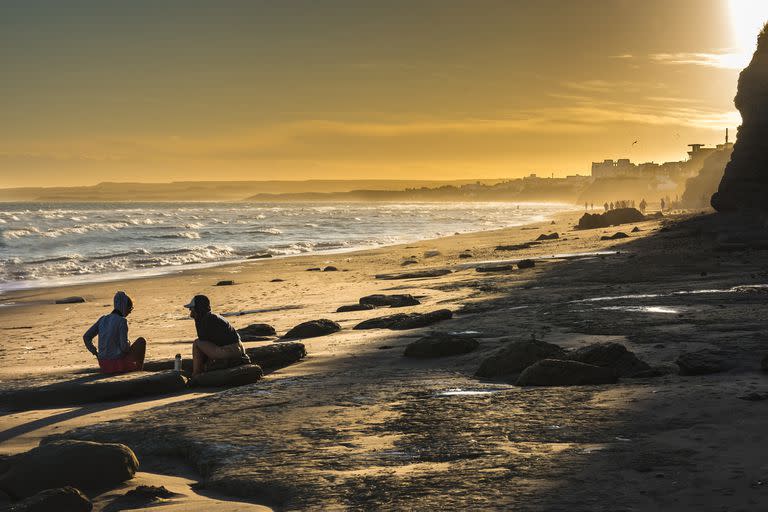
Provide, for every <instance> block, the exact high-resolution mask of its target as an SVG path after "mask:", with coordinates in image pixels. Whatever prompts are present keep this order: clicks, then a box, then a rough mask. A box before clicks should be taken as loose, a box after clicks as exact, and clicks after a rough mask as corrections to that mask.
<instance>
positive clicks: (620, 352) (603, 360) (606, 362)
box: [568, 342, 651, 377]
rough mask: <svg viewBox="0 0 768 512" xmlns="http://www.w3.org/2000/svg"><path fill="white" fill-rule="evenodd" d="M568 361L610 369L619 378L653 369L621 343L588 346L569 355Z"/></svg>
mask: <svg viewBox="0 0 768 512" xmlns="http://www.w3.org/2000/svg"><path fill="white" fill-rule="evenodd" d="M568 359H572V360H574V361H579V362H580V363H586V364H591V365H594V366H600V367H602V368H610V369H612V370H613V371H614V372H616V375H617V376H619V377H630V376H633V375H636V374H639V373H640V372H646V371H648V370H650V369H651V367H650V366H649V365H648V364H647V363H645V362H643V361H641V360H640V359H638V358H637V356H636V355H635V354H634V353H632V352H630V351H629V350H627V348H626V347H625V346H624V345H622V344H621V343H612V342H608V343H594V344H592V345H587V346H586V347H581V348H579V349H577V350H574V351H573V352H571V353H569V354H568Z"/></svg>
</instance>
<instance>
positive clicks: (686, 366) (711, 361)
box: [675, 349, 729, 375]
mask: <svg viewBox="0 0 768 512" xmlns="http://www.w3.org/2000/svg"><path fill="white" fill-rule="evenodd" d="M675 362H676V363H677V366H679V367H680V375H708V374H710V373H719V372H722V371H725V370H727V369H728V366H729V365H728V364H727V363H726V361H725V360H724V355H723V354H722V353H721V352H718V351H716V350H708V349H704V350H699V351H696V352H686V353H684V354H680V356H679V357H678V358H677V360H675Z"/></svg>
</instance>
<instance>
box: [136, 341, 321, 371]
mask: <svg viewBox="0 0 768 512" xmlns="http://www.w3.org/2000/svg"><path fill="white" fill-rule="evenodd" d="M245 353H246V355H247V356H248V357H249V358H250V360H251V363H252V364H255V365H258V366H261V368H262V369H263V370H267V371H271V370H277V369H278V368H283V367H285V366H288V365H291V364H293V363H296V362H298V361H300V360H301V359H303V358H304V357H305V356H306V355H307V350H306V348H305V347H304V344H303V343H297V342H285V343H276V344H270V345H263V346H261V347H250V348H246V349H245ZM144 369H145V370H146V371H149V372H157V371H163V370H171V369H173V360H172V359H168V360H165V361H147V362H146V363H144ZM181 369H182V370H183V371H185V372H187V373H192V360H191V359H184V360H183V361H182V362H181Z"/></svg>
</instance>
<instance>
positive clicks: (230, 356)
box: [184, 295, 250, 375]
mask: <svg viewBox="0 0 768 512" xmlns="http://www.w3.org/2000/svg"><path fill="white" fill-rule="evenodd" d="M184 307H185V308H189V311H190V312H189V316H191V317H192V318H193V319H194V320H195V328H196V329H197V339H196V340H195V341H194V343H193V345H192V375H197V374H199V373H202V372H204V371H208V370H211V369H222V368H229V367H232V366H238V365H240V364H248V363H250V360H249V359H248V356H247V355H246V354H245V349H244V348H243V344H242V343H241V342H240V335H239V334H238V333H237V331H236V330H235V328H234V327H232V326H231V325H230V323H229V322H227V321H226V320H225V319H224V318H222V317H220V316H219V315H217V314H215V313H212V312H211V301H210V300H208V297H206V296H205V295H195V296H194V297H193V298H192V301H191V302H190V303H189V304H187V305H185V306H184Z"/></svg>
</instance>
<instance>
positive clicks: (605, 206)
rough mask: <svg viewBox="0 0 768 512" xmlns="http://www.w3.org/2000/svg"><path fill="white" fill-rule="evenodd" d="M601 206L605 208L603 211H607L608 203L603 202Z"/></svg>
mask: <svg viewBox="0 0 768 512" xmlns="http://www.w3.org/2000/svg"><path fill="white" fill-rule="evenodd" d="M603 208H604V209H605V211H608V203H605V204H604V205H603Z"/></svg>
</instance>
